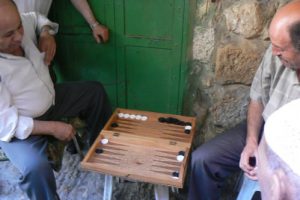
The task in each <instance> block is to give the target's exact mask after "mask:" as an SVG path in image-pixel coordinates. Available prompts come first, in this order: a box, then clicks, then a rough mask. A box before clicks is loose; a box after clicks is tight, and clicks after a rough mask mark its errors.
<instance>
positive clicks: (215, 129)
mask: <svg viewBox="0 0 300 200" xmlns="http://www.w3.org/2000/svg"><path fill="white" fill-rule="evenodd" d="M286 2H288V0H240V1H236V0H218V1H217V0H216V1H208V0H202V1H201V0H198V2H197V9H196V14H195V27H194V37H193V58H192V61H191V63H190V65H189V71H188V73H189V74H188V87H187V93H186V94H187V95H185V100H184V102H185V104H184V111H185V114H189V115H194V116H197V121H198V126H199V127H198V134H197V137H196V138H195V145H196V146H197V145H199V144H201V143H203V142H205V141H206V140H208V139H210V138H212V137H214V136H216V135H217V134H220V133H221V132H223V131H224V130H226V129H228V128H231V127H233V126H234V125H236V124H237V123H239V122H240V121H242V120H245V119H246V113H247V106H248V102H249V90H250V86H251V82H252V79H253V76H254V74H255V71H256V69H257V68H258V66H259V63H260V60H261V58H262V56H263V54H264V51H265V49H266V48H267V47H268V45H269V44H270V43H269V40H268V25H269V23H270V20H271V19H272V16H273V15H274V14H275V12H276V10H277V8H278V7H280V6H281V5H283V4H285V3H286Z"/></svg>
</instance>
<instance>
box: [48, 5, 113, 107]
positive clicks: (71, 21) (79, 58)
mask: <svg viewBox="0 0 300 200" xmlns="http://www.w3.org/2000/svg"><path fill="white" fill-rule="evenodd" d="M89 4H90V6H91V8H92V10H93V12H94V14H95V17H96V18H97V19H98V20H99V21H101V23H102V24H104V25H106V26H107V27H114V12H112V11H113V10H114V8H113V2H112V1H109V0H90V1H89ZM49 18H50V19H51V20H53V21H55V22H58V23H59V34H58V35H57V45H58V47H57V54H56V62H57V65H58V67H56V71H57V74H58V75H59V76H60V79H61V80H62V81H73V80H76V81H77V80H97V81H100V82H102V84H103V85H104V87H105V89H106V91H107V93H108V96H109V98H110V101H111V103H112V105H113V106H114V107H116V106H117V76H116V70H117V69H116V68H117V66H116V59H115V43H114V40H115V39H114V34H111V37H110V40H109V42H108V43H105V44H97V43H96V42H95V40H94V38H93V36H92V34H91V30H90V27H89V25H88V24H87V23H86V22H85V20H84V18H83V17H82V16H81V15H80V14H79V12H78V11H77V10H76V9H75V8H74V7H73V5H72V4H71V2H70V1H69V0H63V1H61V0H54V1H53V4H52V7H51V12H50V16H49Z"/></svg>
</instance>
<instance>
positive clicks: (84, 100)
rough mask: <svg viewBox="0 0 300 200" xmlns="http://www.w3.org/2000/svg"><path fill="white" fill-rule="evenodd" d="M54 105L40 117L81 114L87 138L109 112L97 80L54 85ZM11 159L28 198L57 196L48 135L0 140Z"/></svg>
mask: <svg viewBox="0 0 300 200" xmlns="http://www.w3.org/2000/svg"><path fill="white" fill-rule="evenodd" d="M55 91H56V97H55V101H56V103H55V105H54V106H52V107H51V108H50V109H49V110H48V111H47V112H46V113H45V114H44V115H43V116H41V117H39V118H38V119H39V120H53V121H54V120H60V119H61V118H62V117H74V116H80V117H82V118H83V119H85V120H86V122H87V126H88V129H89V132H90V135H89V139H90V142H92V141H94V139H95V138H96V137H97V135H98V134H99V132H100V130H101V129H102V128H103V126H104V124H105V123H106V121H107V120H108V119H109V117H110V115H111V107H110V104H109V102H108V99H107V95H106V93H105V91H104V88H103V86H102V85H101V84H100V83H98V82H78V83H63V84H58V85H57V86H56V87H55ZM0 147H1V148H2V149H3V150H4V152H5V153H6V155H7V156H8V158H9V159H10V161H11V162H12V164H13V165H14V166H16V167H17V168H18V170H19V171H20V172H21V178H20V182H19V184H20V187H21V188H22V190H24V191H25V192H26V193H27V195H28V197H29V198H30V199H31V200H41V199H43V200H56V199H58V195H57V193H56V184H55V177H54V173H53V170H52V168H51V165H50V162H49V161H48V158H47V153H46V147H47V137H44V136H37V135H35V136H30V137H28V138H27V139H25V140H19V139H16V138H14V139H13V140H11V142H2V141H0Z"/></svg>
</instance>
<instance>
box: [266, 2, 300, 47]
mask: <svg viewBox="0 0 300 200" xmlns="http://www.w3.org/2000/svg"><path fill="white" fill-rule="evenodd" d="M298 31H300V0H294V1H291V2H290V3H288V4H286V5H285V6H283V7H281V8H280V9H278V11H277V13H276V14H275V16H274V17H273V19H272V22H271V25H270V29H269V34H270V37H271V40H272V39H274V40H275V41H277V40H278V39H279V38H283V39H284V40H285V41H284V42H290V43H292V45H293V46H294V47H295V48H296V49H297V50H299V51H300V46H298V45H296V44H295V42H296V43H299V42H297V41H298V40H300V35H298V37H297V34H298V33H300V32H298ZM297 32H298V33H297ZM293 34H294V35H293ZM295 34H296V35H295ZM295 37H296V38H295ZM298 38H299V39H298ZM279 42H280V41H279ZM275 45H276V44H275Z"/></svg>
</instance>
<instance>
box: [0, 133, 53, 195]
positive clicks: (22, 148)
mask: <svg viewBox="0 0 300 200" xmlns="http://www.w3.org/2000/svg"><path fill="white" fill-rule="evenodd" d="M0 146H1V148H2V149H3V150H4V152H5V154H6V155H7V156H8V158H9V160H10V161H11V162H12V164H13V165H14V166H15V167H16V168H17V169H18V170H19V171H20V173H21V177H20V179H19V185H20V187H21V189H22V190H23V191H25V192H26V194H27V195H28V197H29V198H30V199H31V200H41V199H43V200H56V199H58V198H57V196H58V195H57V194H56V183H55V177H54V173H53V170H52V168H51V165H50V163H49V161H48V158H47V154H46V147H47V139H46V138H45V137H42V136H30V137H29V138H27V139H25V140H19V139H13V140H12V141H11V142H2V141H0Z"/></svg>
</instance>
